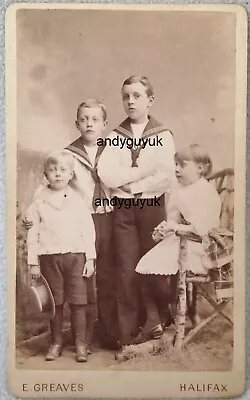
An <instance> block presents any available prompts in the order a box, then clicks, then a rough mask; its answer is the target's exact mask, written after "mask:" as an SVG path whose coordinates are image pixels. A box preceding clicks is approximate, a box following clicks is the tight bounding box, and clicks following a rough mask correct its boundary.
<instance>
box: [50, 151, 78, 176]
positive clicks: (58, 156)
mask: <svg viewBox="0 0 250 400" xmlns="http://www.w3.org/2000/svg"><path fill="white" fill-rule="evenodd" d="M61 160H63V161H65V162H66V163H67V165H68V166H69V168H70V170H71V171H74V158H73V156H71V154H69V153H68V152H67V151H65V150H60V151H53V152H52V153H49V154H48V155H47V157H46V158H45V160H44V163H43V165H44V172H46V170H47V168H48V167H49V165H51V164H52V165H57V164H58V163H59V162H60V161H61Z"/></svg>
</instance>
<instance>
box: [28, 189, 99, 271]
mask: <svg viewBox="0 0 250 400" xmlns="http://www.w3.org/2000/svg"><path fill="white" fill-rule="evenodd" d="M65 196H66V197H65ZM26 215H27V217H28V218H29V219H31V220H32V222H33V226H32V228H31V229H29V231H28V237H27V245H28V264H29V265H37V264H38V256H39V255H42V254H64V253H85V254H86V258H87V259H94V258H96V251H95V228H94V224H93V220H92V217H91V214H90V211H89V209H88V207H87V205H86V204H85V202H84V201H83V199H82V198H81V197H80V195H79V194H78V193H76V192H75V191H74V190H72V189H71V188H70V187H68V188H67V191H66V192H65V191H54V190H51V189H49V188H48V187H44V188H41V190H40V191H39V192H37V193H36V198H35V200H34V201H33V203H32V204H31V206H30V207H29V209H28V210H27V213H26Z"/></svg>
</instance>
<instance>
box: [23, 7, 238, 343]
mask: <svg viewBox="0 0 250 400" xmlns="http://www.w3.org/2000/svg"><path fill="white" fill-rule="evenodd" d="M235 40H236V38H235V16H234V15H233V14H230V13H228V14H225V13H214V12H163V11H162V12H158V11H157V12H156V11H150V12H149V11H87V10H35V9H34V10H19V11H18V13H17V93H18V99H17V101H18V104H17V112H18V114H17V117H18V121H17V129H18V132H17V137H18V176H17V194H18V199H17V200H18V232H17V237H18V252H17V255H18V265H17V267H18V268H17V272H18V271H19V272H18V275H19V273H20V271H21V270H22V268H23V269H25V268H26V261H25V245H24V241H23V240H24V237H25V232H23V229H22V227H21V222H20V215H21V214H20V213H21V212H22V211H24V210H25V209H26V208H27V206H28V205H29V203H30V201H31V200H32V197H33V194H34V191H35V189H36V187H37V186H38V185H39V183H40V180H41V179H42V176H43V174H42V158H43V156H44V155H45V154H46V153H48V152H50V151H52V150H56V149H60V148H63V147H64V146H65V145H67V144H69V143H70V142H72V141H73V140H74V139H75V138H77V137H78V136H79V133H78V131H77V130H76V128H75V125H74V121H75V118H76V109H77V107H78V105H79V104H80V103H81V102H82V101H84V100H86V99H87V98H98V99H100V100H101V101H103V102H104V103H105V105H106V107H107V111H108V127H107V134H108V133H109V132H110V131H111V130H112V128H114V127H115V126H116V124H117V123H119V122H121V121H122V119H124V118H125V113H124V111H123V105H122V99H121V85H122V83H123V81H124V80H125V79H126V78H127V77H128V76H130V75H134V74H138V75H146V76H148V77H149V78H150V80H151V81H152V84H153V86H154V89H155V104H154V105H153V107H152V109H151V113H152V115H153V116H154V117H155V118H156V119H158V120H159V121H161V122H163V123H164V124H165V125H166V126H167V127H168V128H169V129H170V130H171V131H172V132H173V134H174V140H175V143H176V147H177V148H179V147H181V146H183V145H185V144H187V143H200V144H204V145H206V146H207V147H208V148H209V150H210V152H211V155H212V157H213V161H214V170H215V171H216V170H217V169H221V168H224V167H232V166H233V163H234V107H235V104H234V99H235V46H236V44H235V43H236V42H235ZM21 275H22V273H21ZM26 276H27V275H26ZM18 280H19V282H21V281H22V280H23V278H22V277H21V276H19V277H18ZM24 283H25V282H24ZM22 299H23V296H22V290H21V289H20V292H19V296H18V298H17V300H18V301H19V302H22V301H23V300H22ZM30 334H31V333H30V332H27V333H26V334H25V335H24V336H23V335H21V336H20V339H21V337H27V336H29V335H30ZM33 334H34V332H33Z"/></svg>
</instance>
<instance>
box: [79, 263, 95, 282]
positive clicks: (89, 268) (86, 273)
mask: <svg viewBox="0 0 250 400" xmlns="http://www.w3.org/2000/svg"><path fill="white" fill-rule="evenodd" d="M94 272H95V265H94V260H87V261H86V263H85V265H84V267H83V271H82V276H83V277H84V278H89V277H90V276H91V275H93V273H94Z"/></svg>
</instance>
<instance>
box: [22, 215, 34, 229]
mask: <svg viewBox="0 0 250 400" xmlns="http://www.w3.org/2000/svg"><path fill="white" fill-rule="evenodd" d="M22 223H23V225H24V227H25V228H26V229H30V228H32V226H33V222H32V221H31V219H29V218H27V217H24V218H23V219H22Z"/></svg>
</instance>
